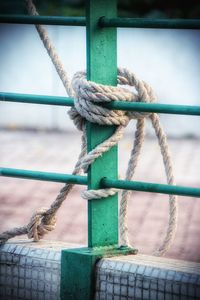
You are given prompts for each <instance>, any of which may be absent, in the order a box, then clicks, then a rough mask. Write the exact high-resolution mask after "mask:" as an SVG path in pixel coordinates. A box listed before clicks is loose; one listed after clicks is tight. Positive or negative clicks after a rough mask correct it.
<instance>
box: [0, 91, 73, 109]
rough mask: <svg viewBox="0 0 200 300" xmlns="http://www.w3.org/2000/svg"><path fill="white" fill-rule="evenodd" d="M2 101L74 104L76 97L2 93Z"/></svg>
mask: <svg viewBox="0 0 200 300" xmlns="http://www.w3.org/2000/svg"><path fill="white" fill-rule="evenodd" d="M0 101H6V102H19V103H30V104H46V105H58V106H73V105H74V99H73V98H70V97H60V96H44V95H31V94H15V93H0Z"/></svg>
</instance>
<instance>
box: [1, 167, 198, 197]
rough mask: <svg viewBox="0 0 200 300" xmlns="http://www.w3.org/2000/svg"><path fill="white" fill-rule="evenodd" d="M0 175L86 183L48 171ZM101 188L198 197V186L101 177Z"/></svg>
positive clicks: (3, 171)
mask: <svg viewBox="0 0 200 300" xmlns="http://www.w3.org/2000/svg"><path fill="white" fill-rule="evenodd" d="M0 176H6V177H16V178H23V179H34V180H42V181H53V182H64V183H73V184H81V185H87V176H80V175H69V174H61V173H50V172H41V171H32V170H21V169H12V168H0ZM101 187H102V188H117V189H125V190H135V191H141V192H150V193H160V194H171V195H180V196H189V197H200V188H192V187H187V186H178V185H167V184H157V183H149V182H141V181H127V180H117V179H109V178H102V180H101Z"/></svg>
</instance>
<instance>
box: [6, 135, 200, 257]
mask: <svg viewBox="0 0 200 300" xmlns="http://www.w3.org/2000/svg"><path fill="white" fill-rule="evenodd" d="M169 144H170V148H171V152H172V153H173V160H174V162H175V163H174V165H175V175H176V179H177V180H176V181H177V184H179V185H188V186H194V187H200V178H199V170H200V157H199V153H200V140H193V139H177V140H174V139H172V140H170V141H169ZM0 145H1V146H0V166H3V167H12V168H21V169H32V170H42V171H52V172H66V173H71V172H72V169H73V165H74V164H75V162H76V158H77V156H78V152H79V149H80V136H79V135H78V133H77V132H74V133H46V132H17V131H16V132H11V131H10V132H9V131H0ZM131 145H132V140H131V136H125V138H124V139H123V141H122V142H121V143H120V150H119V171H120V172H119V175H120V176H121V178H123V176H124V174H125V168H126V163H127V160H128V157H129V153H130V151H131ZM135 179H136V180H142V181H149V182H162V183H165V177H164V168H163V165H162V159H161V156H160V153H159V147H158V145H157V142H156V140H154V139H147V140H146V141H145V145H144V149H143V153H142V155H141V158H140V161H139V165H138V168H137V172H136V175H135ZM61 187H62V184H59V183H52V182H39V181H31V180H22V179H14V178H6V177H5V178H3V177H0V231H3V230H6V229H9V228H12V227H14V226H19V225H24V223H27V222H28V221H29V218H30V216H31V214H32V212H33V211H34V210H35V209H37V208H39V207H41V206H49V205H50V203H51V202H52V201H53V200H54V199H55V197H56V195H57V193H58V191H59V189H60V188H61ZM83 188H84V187H79V186H76V187H75V188H74V190H73V191H72V192H71V194H70V197H69V198H68V199H67V200H66V201H65V203H64V204H63V206H62V209H60V211H59V213H58V221H57V228H56V229H55V231H54V232H52V233H50V234H49V235H48V237H46V239H53V240H61V241H67V242H72V243H80V244H84V243H86V240H87V203H86V201H85V200H83V199H82V198H81V196H80V192H81V190H82V189H83ZM199 213H200V200H199V199H198V198H190V197H179V224H178V232H177V235H176V239H175V241H174V244H173V246H172V248H171V250H170V251H169V252H168V253H167V257H172V258H180V259H185V260H192V261H200V251H199V248H200V226H199V225H200V218H199ZM167 219H168V197H167V196H166V195H159V194H157V195H156V194H151V193H139V192H136V193H134V194H133V196H132V200H131V201H130V204H129V229H130V236H131V241H132V243H134V245H135V246H136V247H137V248H138V249H139V251H140V252H141V253H145V254H150V253H152V251H153V250H154V249H155V248H157V247H158V246H159V245H160V243H161V240H162V238H163V237H164V233H165V229H166V224H167Z"/></svg>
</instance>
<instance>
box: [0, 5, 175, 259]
mask: <svg viewBox="0 0 200 300" xmlns="http://www.w3.org/2000/svg"><path fill="white" fill-rule="evenodd" d="M25 1H26V3H27V8H28V12H29V14H31V15H37V14H38V13H37V11H36V8H35V6H34V5H33V3H32V1H31V0H25ZM35 26H36V29H37V31H38V33H39V35H40V38H41V40H42V42H43V44H44V46H45V48H46V50H47V52H48V54H49V56H50V58H51V60H52V62H53V64H54V66H55V68H56V70H57V72H58V74H59V76H60V78H61V80H62V82H63V85H64V87H65V89H66V91H67V93H68V95H69V96H71V97H75V106H74V107H73V108H71V109H70V111H69V115H70V117H71V119H72V120H73V122H74V124H75V125H76V127H77V128H78V129H79V130H82V131H83V135H82V146H81V153H80V155H79V158H78V161H77V163H76V165H75V168H74V170H73V173H72V174H74V175H77V174H81V172H83V171H84V172H87V169H88V167H89V166H90V165H91V164H92V163H93V162H94V160H95V159H97V158H98V157H99V156H101V155H102V154H103V153H104V152H106V151H108V150H109V149H110V148H112V147H113V146H114V145H116V144H117V143H118V142H119V140H121V138H122V137H123V133H124V129H125V127H126V126H127V125H128V123H129V121H130V120H131V119H136V120H137V124H136V132H135V139H134V144H133V149H132V151H131V156H130V160H129V163H128V168H127V172H126V180H132V179H133V176H134V173H135V169H136V166H137V163H138V160H139V156H140V152H141V149H142V145H143V141H144V133H145V120H146V118H149V119H150V121H151V123H152V126H153V128H154V131H155V133H156V136H157V139H158V143H159V145H160V150H161V154H162V157H163V163H164V166H165V173H166V178H167V183H168V184H173V185H174V184H175V183H174V177H173V168H172V162H171V157H170V153H169V149H168V144H167V139H166V135H165V133H164V131H163V129H162V127H161V124H160V120H159V117H158V115H157V114H155V113H143V112H127V111H119V110H108V109H106V108H104V107H102V106H100V105H99V104H101V103H105V102H110V101H121V100H122V99H123V101H129V102H131V101H134V102H140V101H143V102H154V101H156V97H155V95H154V92H153V90H152V88H151V87H150V86H149V85H148V84H147V83H146V82H144V81H141V80H139V79H138V78H137V77H136V76H135V75H134V74H133V73H132V72H130V71H128V70H127V69H118V77H117V79H118V86H117V87H113V86H107V85H102V84H97V83H94V82H92V81H88V80H87V79H86V74H85V72H78V73H76V74H75V75H74V77H73V79H72V82H70V80H69V77H68V75H67V73H66V72H65V70H64V68H63V66H62V63H61V61H60V60H59V57H58V55H57V53H56V50H55V48H54V47H53V45H52V44H51V41H50V39H49V37H48V34H47V32H46V30H45V29H44V28H43V27H42V26H41V25H35ZM124 85H126V86H127V85H128V86H132V87H134V88H135V90H136V92H133V91H130V90H129V89H128V88H125V87H123V86H124ZM86 120H87V121H90V122H93V123H97V124H100V125H116V126H117V128H116V130H115V132H114V134H113V135H112V136H111V137H110V138H108V139H107V140H105V141H104V142H103V143H101V144H99V145H98V146H97V147H96V148H94V149H93V150H92V151H90V152H89V153H86V132H85V122H86ZM73 186H74V185H73V184H65V186H64V187H63V188H62V189H61V190H60V192H59V194H58V196H57V197H56V199H55V200H54V201H53V203H52V204H51V206H50V208H49V209H48V208H41V209H39V210H38V211H36V212H35V213H34V214H33V216H32V217H31V220H30V222H29V224H28V225H27V226H23V227H20V228H14V229H12V230H9V231H6V232H4V233H2V234H1V235H0V243H5V242H6V241H7V240H8V239H10V238H12V237H14V236H17V235H22V234H27V235H28V238H33V239H34V241H39V240H40V239H41V238H42V237H43V236H44V235H45V234H47V233H48V232H49V231H51V230H53V229H54V228H55V225H56V217H55V215H56V212H57V211H58V209H59V208H60V206H61V205H62V203H63V201H64V200H65V199H66V197H67V195H68V194H69V192H70V191H71V189H72V188H73ZM117 191H118V190H116V189H113V188H110V189H99V190H87V191H84V192H83V193H82V196H83V198H85V199H87V200H89V199H100V198H105V197H108V196H110V195H114V194H115V193H116V192H117ZM131 193H132V192H130V191H123V192H122V198H121V201H120V213H119V227H120V238H121V244H122V245H126V246H131V245H130V242H129V238H128V228H127V210H128V200H129V198H130V195H131ZM176 226H177V199H176V196H174V195H169V224H168V228H167V232H166V236H165V238H164V241H163V243H162V245H161V247H160V248H159V249H158V250H157V251H156V253H155V254H156V255H163V254H164V253H165V252H166V251H167V250H168V249H169V247H170V245H171V243H172V241H173V238H174V236H175V232H176Z"/></svg>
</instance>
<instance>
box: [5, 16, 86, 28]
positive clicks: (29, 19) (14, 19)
mask: <svg viewBox="0 0 200 300" xmlns="http://www.w3.org/2000/svg"><path fill="white" fill-rule="evenodd" d="M0 23H10V24H45V25H68V26H85V25H86V19H85V17H60V16H28V15H0Z"/></svg>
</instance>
